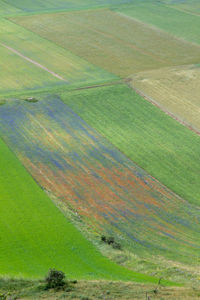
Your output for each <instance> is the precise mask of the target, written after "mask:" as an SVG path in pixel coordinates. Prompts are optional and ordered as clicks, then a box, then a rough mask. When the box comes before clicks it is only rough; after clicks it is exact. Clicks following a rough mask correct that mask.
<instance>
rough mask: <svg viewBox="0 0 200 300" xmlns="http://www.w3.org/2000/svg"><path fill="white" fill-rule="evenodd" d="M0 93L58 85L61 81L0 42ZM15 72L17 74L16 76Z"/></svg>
mask: <svg viewBox="0 0 200 300" xmlns="http://www.w3.org/2000/svg"><path fill="white" fill-rule="evenodd" d="M0 56H1V60H0V68H1V70H3V72H0V94H5V93H7V92H10V91H19V90H23V89H29V90H30V89H37V88H42V87H46V88H49V87H50V86H54V87H56V86H59V85H60V84H63V82H62V81H60V80H59V79H57V78H55V77H54V76H52V75H51V74H49V73H48V72H46V71H45V70H43V69H41V68H38V67H37V66H35V65H34V64H32V63H31V62H28V61H27V60H24V59H23V58H22V57H20V56H18V55H17V54H15V53H13V52H12V51H10V50H8V49H7V48H5V47H4V46H2V45H1V44H0ZM16 74H17V76H16Z"/></svg>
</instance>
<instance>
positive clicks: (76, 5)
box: [7, 0, 132, 12]
mask: <svg viewBox="0 0 200 300" xmlns="http://www.w3.org/2000/svg"><path fill="white" fill-rule="evenodd" d="M131 1H132V0H95V1H94V0H73V1H72V0H56V1H53V0H45V1H43V0H34V1H32V0H26V1H25V0H7V2H8V3H9V4H10V5H12V6H14V7H16V8H19V9H21V10H22V11H24V12H41V11H55V10H79V9H91V8H95V7H105V6H111V5H117V4H123V3H130V2H131Z"/></svg>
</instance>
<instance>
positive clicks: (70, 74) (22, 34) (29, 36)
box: [0, 19, 116, 92]
mask: <svg viewBox="0 0 200 300" xmlns="http://www.w3.org/2000/svg"><path fill="white" fill-rule="evenodd" d="M0 35H1V42H2V43H4V44H5V45H7V46H9V47H11V48H13V49H14V50H16V51H18V52H20V53H21V54H22V55H25V56H26V57H28V58H30V59H32V60H34V62H36V63H39V64H41V65H42V66H44V67H46V68H47V69H48V70H49V72H46V71H45V72H44V71H43V70H41V68H39V67H38V66H34V64H31V63H30V62H28V63H27V62H26V61H24V60H23V58H21V57H20V58H19V57H16V56H17V55H15V54H13V53H12V52H10V51H7V50H6V52H7V53H8V54H7V57H4V59H3V60H1V64H2V65H3V66H2V67H3V70H4V72H3V73H1V75H0V76H2V77H3V78H4V79H3V80H2V81H1V83H0V88H1V92H2V91H5V90H10V89H13V90H15V89H20V88H22V89H24V88H26V87H29V88H33V87H41V86H46V87H47V86H49V85H50V84H51V83H52V84H53V83H54V82H57V83H58V85H59V84H74V83H76V84H83V83H84V84H85V85H89V84H92V83H94V82H95V83H97V82H101V81H107V80H111V79H114V78H116V77H115V76H114V75H112V74H110V73H107V72H106V71H103V70H101V69H100V68H98V67H95V66H93V65H91V64H89V63H88V62H87V61H85V60H83V59H81V58H79V57H77V56H75V55H73V54H72V53H70V52H68V51H66V50H65V49H63V48H61V47H58V46H56V45H55V44H54V43H51V42H49V41H47V40H45V39H42V38H41V37H39V36H37V35H36V34H34V33H32V32H29V31H27V30H25V29H24V28H22V27H20V26H18V25H16V24H14V23H12V22H10V21H8V20H5V19H1V20H0ZM2 51H3V50H2ZM4 52H5V50H4ZM16 60H17V61H19V63H18V64H17V63H16V62H14V61H16ZM20 63H21V65H20ZM8 64H11V65H12V66H11V67H10V68H9V70H8ZM24 65H27V68H25V67H24ZM16 70H19V71H16ZM32 70H33V71H32ZM16 72H17V73H18V74H19V72H20V76H16ZM34 72H35V73H37V74H36V75H35V76H34ZM51 72H54V73H56V74H58V75H59V76H60V77H62V78H63V79H64V80H66V82H64V81H62V80H59V79H58V78H55V77H54V76H53V75H52V74H51ZM11 73H12V74H13V75H12V74H11ZM14 81H16V82H14ZM48 81H49V83H48ZM44 83H45V84H44Z"/></svg>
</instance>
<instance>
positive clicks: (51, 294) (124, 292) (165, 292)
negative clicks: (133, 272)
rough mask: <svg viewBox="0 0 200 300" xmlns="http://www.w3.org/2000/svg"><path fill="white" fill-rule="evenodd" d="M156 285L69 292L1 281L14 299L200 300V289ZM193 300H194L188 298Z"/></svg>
mask: <svg viewBox="0 0 200 300" xmlns="http://www.w3.org/2000/svg"><path fill="white" fill-rule="evenodd" d="M156 288H157V284H154V285H145V284H137V283H132V282H113V281H91V280H90V281H84V280H81V281H78V282H77V284H75V285H74V286H73V285H72V289H71V290H68V291H62V290H60V291H55V290H48V291H47V290H45V289H44V282H43V281H30V280H13V279H7V280H4V279H0V293H1V294H2V295H7V296H8V297H10V298H11V299H13V298H14V297H16V298H17V299H52V300H55V299H79V300H97V299H109V300H115V299H124V300H133V299H145V297H146V293H147V295H148V296H149V297H151V298H152V299H195V300H196V299H198V296H199V294H200V291H199V288H195V289H192V288H188V287H164V286H162V281H161V285H160V286H159V287H158V289H157V293H156V292H154V291H155V289H156ZM189 297H191V298H189Z"/></svg>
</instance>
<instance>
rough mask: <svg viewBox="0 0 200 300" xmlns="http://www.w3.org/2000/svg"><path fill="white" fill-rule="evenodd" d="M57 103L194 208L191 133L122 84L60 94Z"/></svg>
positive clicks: (195, 155)
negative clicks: (72, 112)
mask: <svg viewBox="0 0 200 300" xmlns="http://www.w3.org/2000/svg"><path fill="white" fill-rule="evenodd" d="M62 99H63V101H64V102H65V103H66V104H67V105H69V106H70V107H71V108H72V109H73V110H74V111H75V112H76V113H77V114H79V115H80V116H81V117H82V118H83V119H84V120H85V121H86V122H88V124H89V125H90V126H93V127H94V128H96V130H97V131H98V132H99V133H100V134H102V135H103V136H105V137H106V138H107V139H108V140H109V141H111V143H112V144H113V145H114V146H116V147H117V148H118V149H120V150H121V151H122V152H123V153H125V154H126V155H127V156H128V157H129V158H131V159H132V160H133V161H134V162H136V163H137V164H138V165H139V166H141V167H142V168H144V169H145V170H146V171H147V172H148V173H149V174H151V175H153V176H154V177H156V178H157V179H158V180H159V181H160V182H162V183H163V184H165V185H166V186H167V187H169V188H170V189H171V190H172V191H174V192H175V193H177V194H178V195H180V196H181V197H182V198H184V199H187V200H188V201H189V202H191V203H194V204H197V205H198V204H199V200H198V199H199V195H200V187H199V184H198V182H199V174H200V170H199V164H198V163H197V162H198V161H199V142H200V140H199V137H198V136H197V135H196V134H194V133H193V132H191V131H190V130H189V129H187V128H185V127H184V126H182V125H180V124H179V123H177V122H176V121H175V120H173V119H171V118H170V117H169V116H167V115H166V114H164V113H163V112H162V111H160V110H159V109H158V108H156V107H155V106H153V105H152V104H150V103H148V102H147V101H146V100H144V99H143V98H142V97H141V96H139V95H137V94H136V93H135V92H134V91H132V90H131V89H129V88H128V87H127V86H125V85H121V86H120V85H118V86H113V87H103V88H99V89H91V90H84V91H77V92H74V93H69V94H68V93H66V94H63V95H62ZM111 112H112V113H111Z"/></svg>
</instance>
